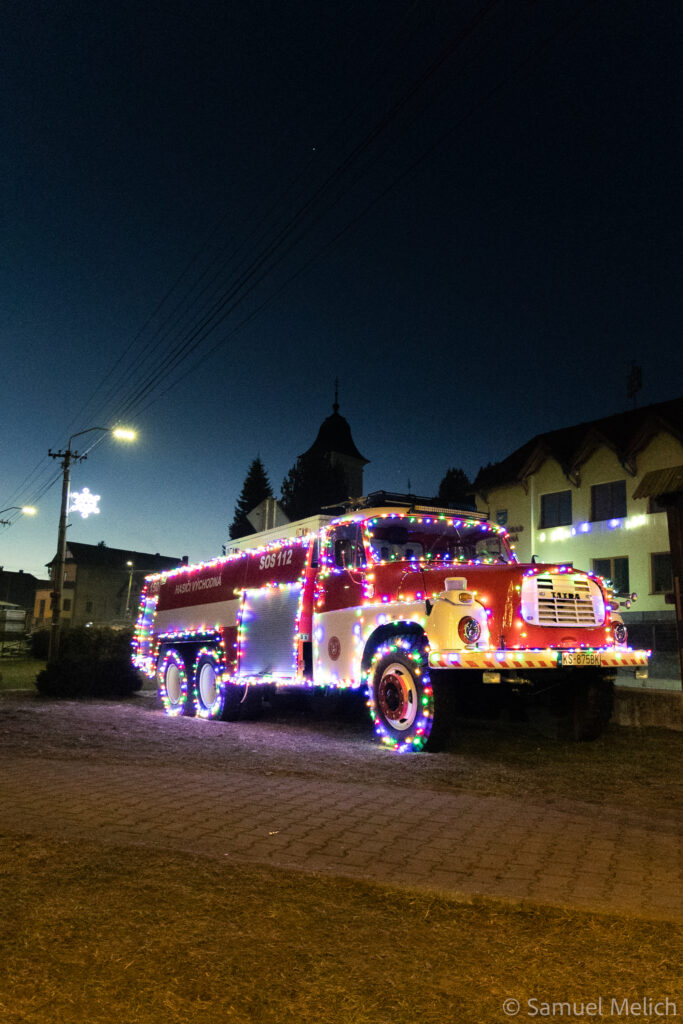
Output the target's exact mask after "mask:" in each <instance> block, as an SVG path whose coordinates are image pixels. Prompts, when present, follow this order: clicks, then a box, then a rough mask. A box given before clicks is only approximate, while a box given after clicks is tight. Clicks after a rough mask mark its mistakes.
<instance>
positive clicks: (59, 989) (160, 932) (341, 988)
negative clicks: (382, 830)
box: [0, 837, 683, 1024]
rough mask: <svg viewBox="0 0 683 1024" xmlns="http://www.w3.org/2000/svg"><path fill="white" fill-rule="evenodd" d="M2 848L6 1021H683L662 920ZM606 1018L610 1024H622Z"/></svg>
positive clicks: (34, 843) (16, 843) (135, 857)
mask: <svg viewBox="0 0 683 1024" xmlns="http://www.w3.org/2000/svg"><path fill="white" fill-rule="evenodd" d="M0 849H2V858H1V859H0V863H1V864H2V866H1V867H0V899H1V902H2V906H3V915H2V921H3V923H2V925H1V926H0V951H1V956H0V1017H1V1018H2V1019H3V1020H6V1021H8V1022H11V1024H14V1022H17V1024H18V1022H22V1024H34V1022H35V1024H64V1022H65V1021H68V1022H69V1024H111V1022H112V1021H115V1020H118V1021H122V1022H125V1024H156V1022H159V1024H162V1022H163V1024H176V1022H177V1024H180V1022H186V1021H190V1020H191V1021H192V1022H193V1024H217V1022H220V1024H230V1022H238V1021H239V1022H240V1024H241V1022H245V1024H251V1022H254V1024H257V1022H258V1024H271V1022H272V1024H289V1022H292V1024H293V1022H296V1024H302V1022H315V1024H386V1022H389V1021H390V1022H392V1024H414V1022H415V1021H420V1022H424V1024H437V1022H438V1024H444V1022H445V1024H450V1022H454V1024H455V1022H457V1024H492V1022H495V1021H503V1020H505V1019H506V1017H505V1014H504V1012H503V1010H502V1003H503V1001H504V1000H505V999H507V998H515V999H518V1000H520V1002H521V1003H522V1013H521V1014H520V1018H521V1019H524V1018H526V1019H528V1012H527V1002H526V1001H527V1000H528V999H530V998H532V997H534V998H537V999H539V1000H542V1001H545V1002H553V1001H562V1000H567V999H569V1000H573V1001H581V1000H584V1001H589V1000H594V999H597V998H598V997H599V996H602V997H604V998H606V999H607V1000H608V1001H609V999H610V998H611V997H612V996H614V997H616V998H618V999H619V1000H623V999H626V998H629V999H633V1000H636V999H642V998H643V995H644V994H646V995H649V996H652V997H664V996H668V997H669V999H671V1000H674V1001H675V1002H677V1003H678V1008H679V1010H680V1009H681V1008H682V1007H683V989H682V988H681V980H680V972H679V965H680V955H681V949H682V947H683V927H680V926H677V925H675V924H673V923H669V922H667V923H665V924H663V923H662V922H647V921H642V920H638V919H632V918H628V917H616V916H609V915H592V914H584V913H579V912H573V911H572V912H570V911H562V910H555V909H547V908H542V907H540V908H539V907H536V908H534V907H531V906H528V905H527V906H524V907H513V906H507V905H504V904H500V903H497V902H495V901H493V900H484V899H480V900H476V901H474V902H462V903H461V902H458V901H456V900H453V899H449V898H441V897H434V896H426V895H423V894H417V893H411V892H396V891H388V890H386V889H384V888H382V887H379V886H373V885H370V884H365V883H360V882H354V881H350V880H340V879H333V878H318V877H310V876H304V875H298V874H295V873H291V872H277V871H273V870H266V869H259V868H250V867H245V866H235V865H232V864H229V863H228V862H227V861H226V862H225V863H224V864H221V865H217V864H215V863H214V862H211V861H206V860H202V859H198V858H197V859H195V858H191V857H184V856H181V855H176V854H162V853H158V852H155V851H151V850H147V849H140V848H135V849H133V848H127V849H122V848H119V849H116V848H107V849H105V848H102V847H98V846H95V845H86V844H82V843H78V844H69V843H66V842H64V843H60V842H56V841H52V840H43V839H37V838H35V837H33V838H32V837H25V838H18V837H11V838H10V837H5V838H4V839H3V840H2V841H1V845H0ZM609 1009H610V1007H609V1003H608V1004H607V1005H606V1006H605V1008H604V1011H603V1014H602V1016H601V1018H600V1019H602V1020H606V1021H611V1020H616V1019H618V1018H617V1017H614V1016H612V1015H611V1014H610V1012H609ZM565 1016H566V1014H565ZM646 1019H647V1018H646Z"/></svg>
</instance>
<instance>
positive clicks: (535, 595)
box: [522, 573, 605, 626]
mask: <svg viewBox="0 0 683 1024" xmlns="http://www.w3.org/2000/svg"><path fill="white" fill-rule="evenodd" d="M522 618H523V619H524V621H525V622H528V623H531V624H532V625H535V626H601V625H602V624H603V623H604V621H605V606H604V602H603V599H602V594H601V592H600V588H599V587H598V585H597V583H595V581H594V580H592V579H589V578H588V577H587V576H579V575H573V574H570V573H566V574H565V573H546V574H544V575H539V576H527V577H525V579H524V580H523V581H522Z"/></svg>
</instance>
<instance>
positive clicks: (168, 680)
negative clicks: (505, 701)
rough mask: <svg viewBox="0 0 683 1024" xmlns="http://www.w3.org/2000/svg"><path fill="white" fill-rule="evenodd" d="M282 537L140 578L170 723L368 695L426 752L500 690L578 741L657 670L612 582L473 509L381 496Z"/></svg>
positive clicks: (407, 742) (403, 744) (384, 730)
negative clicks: (539, 553) (520, 555)
mask: <svg viewBox="0 0 683 1024" xmlns="http://www.w3.org/2000/svg"><path fill="white" fill-rule="evenodd" d="M373 499H374V502H375V503H376V504H375V506H374V507H373ZM283 529H286V530H287V531H288V536H286V537H284V538H283V539H281V540H278V541H274V542H270V543H267V544H262V545H258V537H256V538H254V537H250V538H248V541H249V542H250V544H251V545H254V544H256V545H258V546H251V547H249V548H248V549H245V550H236V551H234V552H233V553H231V554H228V555H227V556H225V557H222V558H217V559H215V560H213V561H210V562H204V563H201V564H198V565H184V566H181V567H179V568H177V569H173V570H171V571H170V572H164V573H160V574H158V575H153V576H149V577H148V578H147V580H146V582H145V587H144V589H143V592H142V596H141V603H140V610H139V616H138V620H137V625H136V631H135V636H134V640H133V661H134V664H135V665H136V667H137V668H138V669H139V670H141V671H142V672H144V673H145V674H146V675H147V676H148V677H149V678H150V679H153V678H155V677H156V682H157V687H158V692H159V696H160V698H161V701H162V702H163V706H164V709H165V711H166V712H167V714H169V715H179V716H182V715H185V716H200V717H202V718H206V719H224V720H234V719H235V718H238V717H239V716H240V714H241V713H242V711H243V709H244V708H245V707H248V706H249V705H250V704H253V701H254V699H255V698H256V699H257V700H259V701H260V700H261V698H262V697H266V698H267V697H269V696H270V695H272V694H274V693H277V692H278V691H283V690H287V689H291V688H308V689H311V690H319V691H335V690H340V689H343V690H347V689H349V688H352V689H356V690H359V689H362V690H364V691H365V692H366V695H367V703H368V707H369V710H370V716H371V718H372V721H373V723H374V729H375V732H376V734H377V736H378V738H379V739H380V740H381V741H382V742H384V743H385V744H386V745H387V746H389V747H391V748H393V749H395V750H397V751H417V750H422V749H427V750H428V749H438V748H439V746H440V745H442V744H443V742H444V738H445V737H446V736H447V735H448V733H449V730H450V718H451V715H452V714H453V713H454V710H455V711H457V708H458V706H459V703H460V701H461V699H462V698H463V697H465V696H467V697H468V698H471V697H472V695H473V694H476V695H478V698H479V699H480V702H481V698H482V697H483V702H484V703H486V702H487V700H490V699H491V698H493V697H494V694H495V697H496V698H497V699H498V700H500V698H501V696H502V695H503V694H505V695H506V697H507V698H510V700H511V702H513V703H514V702H516V701H519V702H520V706H522V707H528V708H532V709H534V708H535V709H541V712H542V713H541V718H543V716H545V720H546V721H548V722H554V723H555V726H556V728H555V726H553V728H555V733H556V734H557V735H559V736H562V737H564V738H567V739H577V740H584V739H593V738H595V737H597V736H598V735H599V734H600V732H601V731H602V730H603V729H604V727H605V726H606V724H607V722H608V721H609V719H610V716H611V713H612V702H613V684H614V680H615V677H616V673H617V670H618V669H620V668H628V669H631V670H633V671H635V672H636V674H637V675H639V676H641V677H642V676H645V675H646V674H647V665H648V657H649V654H650V652H649V651H643V650H633V649H632V648H630V647H629V646H628V638H627V631H626V628H625V626H624V623H623V621H622V618H621V616H620V614H619V611H618V609H619V604H618V602H617V601H615V599H614V595H613V593H612V591H611V589H610V588H609V586H608V584H607V582H606V581H605V580H603V579H602V578H600V577H598V576H596V575H595V574H593V573H591V572H583V571H579V570H577V569H574V568H573V567H572V566H571V565H556V564H543V565H541V564H530V565H523V564H520V562H519V561H518V560H517V558H516V556H515V554H514V551H513V550H512V549H511V548H510V546H509V543H508V539H507V534H506V531H505V530H504V529H503V528H502V527H498V526H496V525H494V524H492V523H491V522H488V521H487V519H486V517H485V516H483V515H481V514H479V513H476V512H469V511H468V512H456V511H453V510H451V509H447V508H432V507H430V506H428V505H414V504H411V501H410V499H407V500H405V501H404V502H403V503H402V504H393V503H390V502H389V500H388V499H387V498H386V496H385V495H383V494H381V495H380V497H379V500H378V499H377V498H375V497H374V496H370V499H361V500H360V501H359V502H358V503H356V507H351V508H349V510H348V511H346V512H345V513H344V514H342V515H338V516H336V517H333V518H329V520H328V521H325V522H323V523H322V525H320V527H319V529H316V530H307V531H304V530H302V528H301V527H300V526H299V525H298V524H296V523H291V524H288V526H287V527H286V528H283ZM465 703H466V702H465Z"/></svg>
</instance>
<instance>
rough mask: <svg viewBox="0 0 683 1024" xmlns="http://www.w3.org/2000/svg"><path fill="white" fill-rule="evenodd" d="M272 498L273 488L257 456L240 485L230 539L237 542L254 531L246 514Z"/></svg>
mask: <svg viewBox="0 0 683 1024" xmlns="http://www.w3.org/2000/svg"><path fill="white" fill-rule="evenodd" d="M272 497H273V488H272V487H271V486H270V480H269V479H268V474H267V473H266V471H265V469H264V468H263V463H262V462H261V460H260V458H259V457H258V456H257V457H256V458H255V459H254V461H253V462H252V464H251V465H250V466H249V471H248V473H247V475H246V477H245V480H244V484H243V485H242V492H241V494H240V496H239V498H238V499H237V504H236V505H235V516H234V519H233V521H232V525H231V526H230V537H231V539H232V540H237V539H238V538H239V537H248V536H249V534H250V533H256V530H255V529H254V527H253V526H252V525H251V523H250V522H249V520H248V519H247V513H248V512H251V511H252V510H253V509H255V508H256V506H257V505H260V504H261V502H262V501H263V500H264V498H272Z"/></svg>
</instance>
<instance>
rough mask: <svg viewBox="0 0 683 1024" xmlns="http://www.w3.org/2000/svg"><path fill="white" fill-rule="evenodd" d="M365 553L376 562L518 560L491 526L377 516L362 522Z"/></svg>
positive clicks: (450, 520)
mask: <svg viewBox="0 0 683 1024" xmlns="http://www.w3.org/2000/svg"><path fill="white" fill-rule="evenodd" d="M363 533H364V539H365V545H366V550H367V551H368V554H369V556H370V557H371V559H372V561H373V562H395V561H403V560H408V561H417V560H423V561H434V562H477V563H480V564H495V563H498V564H500V563H508V562H514V561H516V559H515V556H514V554H513V553H512V551H511V550H510V548H509V547H508V544H507V541H506V539H505V537H504V536H503V535H502V534H499V533H498V532H497V531H496V529H495V527H493V526H491V525H490V523H481V522H472V521H467V522H464V521H462V520H458V519H456V520H452V519H448V520H440V519H430V518H429V517H425V518H418V517H412V516H410V517H407V516H406V517H399V516H392V517H391V519H388V518H385V517H378V518H376V519H368V520H366V521H365V522H364V523H363Z"/></svg>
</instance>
